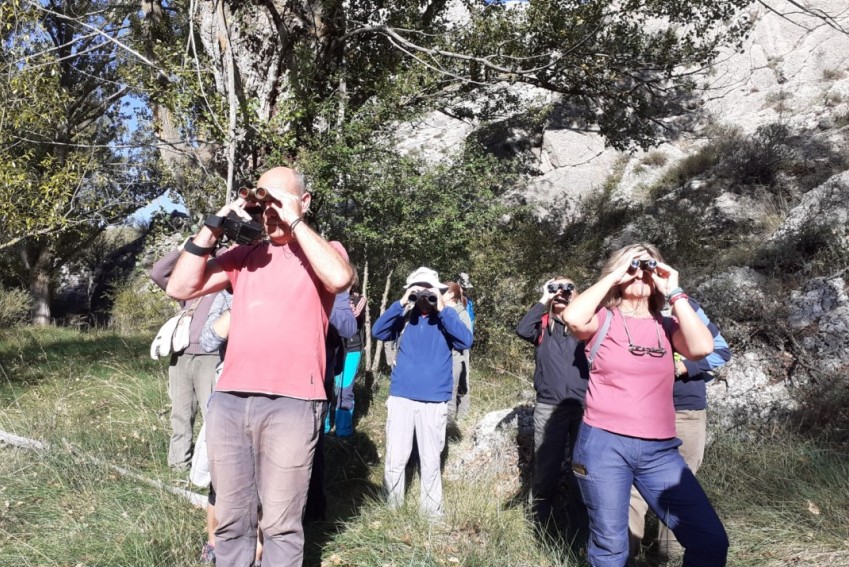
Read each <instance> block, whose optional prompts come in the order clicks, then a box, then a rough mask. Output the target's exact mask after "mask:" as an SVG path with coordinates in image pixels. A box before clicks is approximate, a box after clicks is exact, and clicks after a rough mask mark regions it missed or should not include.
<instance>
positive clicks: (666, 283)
mask: <svg viewBox="0 0 849 567" xmlns="http://www.w3.org/2000/svg"><path fill="white" fill-rule="evenodd" d="M686 299H687V296H686V294H685V293H684V292H683V290H682V289H681V288H680V287H678V272H677V271H676V270H675V269H673V268H672V267H671V266H670V265H668V264H666V263H664V261H663V257H662V256H661V255H660V253H659V252H658V250H657V249H656V248H655V247H654V246H653V245H651V244H634V245H631V246H626V247H625V248H622V249H620V250H618V251H616V252H614V253H613V254H612V255H611V256H610V258H609V259H608V260H607V262H606V263H605V265H604V268H603V269H602V274H601V278H600V279H599V281H598V282H596V283H595V284H594V285H593V286H591V287H590V288H589V289H587V290H586V291H585V292H584V293H582V294H581V295H580V296H578V297H577V298H575V300H574V301H573V302H572V303H571V304H570V305H569V307H568V308H567V309H566V311H565V313H564V315H563V318H564V320H565V322H566V325H567V326H568V327H569V330H570V332H571V333H572V334H574V335H575V336H576V337H577V338H578V339H582V340H584V341H586V346H587V352H588V354H589V352H590V350H591V349H592V348H593V345H595V343H596V339H597V338H598V337H597V336H596V334H597V333H599V336H600V337H602V339H601V342H600V344H599V346H598V347H597V350H596V352H595V356H594V357H593V360H592V361H591V362H590V364H591V367H590V381H589V389H588V391H587V399H586V409H585V413H584V420H583V423H582V424H581V430H580V433H579V436H578V443H577V445H576V447H575V451H574V455H573V458H572V468H573V471H574V472H575V476H576V477H577V479H578V484H579V486H580V488H581V493H582V495H583V497H584V502H585V503H586V506H587V510H588V513H589V519H590V541H589V547H588V555H589V560H590V565H592V566H593V567H624V566H625V565H626V564H627V563H628V557H629V539H628V502H629V500H630V494H631V492H630V491H631V486H632V485H634V486H635V487H636V488H637V490H638V491H639V492H640V494H642V496H643V498H644V499H645V500H646V502H647V503H648V504H649V506H650V507H651V508H652V510H653V511H654V512H655V514H657V517H658V518H660V519H661V521H663V522H664V523H665V524H666V525H667V526H668V527H669V528H670V529H671V530H672V532H673V533H674V534H675V536H676V537H677V538H678V541H679V542H680V543H681V545H682V546H683V547H684V549H685V553H684V563H683V564H684V566H685V567H701V566H703V567H723V566H724V565H725V564H726V556H727V553H728V536H727V535H726V533H725V529H724V528H723V526H722V522H721V521H720V519H719V517H718V516H717V515H716V512H715V511H714V510H713V507H712V506H711V504H710V502H709V501H708V498H707V496H706V495H705V493H704V491H703V490H702V488H701V486H700V485H699V483H698V481H697V480H696V477H695V476H694V475H693V474H692V472H690V469H688V468H687V465H686V463H685V462H684V459H683V458H682V457H681V455H680V454H679V453H678V446H679V445H680V444H681V442H680V441H679V440H678V439H676V438H675V411H674V407H673V404H672V386H673V382H674V380H675V371H674V362H673V351H674V352H679V353H681V354H682V355H683V356H685V357H686V358H688V359H690V360H698V359H700V358H703V357H705V356H706V355H708V354H710V352H712V350H713V338H712V336H711V334H710V331H709V330H708V329H707V327H706V326H705V325H704V323H702V321H701V320H700V319H699V317H698V316H697V315H696V313H695V312H694V311H693V308H692V307H691V306H690V304H689V302H688V301H687V300H686ZM667 302H668V303H669V305H671V307H672V314H673V316H674V318H666V319H665V318H663V317H662V316H661V313H660V312H661V309H663V307H664V306H665V305H666V303H667Z"/></svg>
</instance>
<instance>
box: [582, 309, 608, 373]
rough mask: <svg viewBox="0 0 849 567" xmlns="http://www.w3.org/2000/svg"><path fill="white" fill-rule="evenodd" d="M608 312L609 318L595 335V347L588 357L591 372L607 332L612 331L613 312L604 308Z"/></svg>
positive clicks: (591, 349)
mask: <svg viewBox="0 0 849 567" xmlns="http://www.w3.org/2000/svg"><path fill="white" fill-rule="evenodd" d="M604 310H605V311H606V312H607V316H606V317H605V318H604V323H602V324H601V328H600V329H599V330H598V332H597V333H596V334H595V340H594V341H593V346H592V348H590V355H589V356H588V357H587V364H588V365H589V367H590V370H592V369H593V360H594V359H595V355H596V353H597V352H598V348H599V347H600V346H601V343H602V342H603V341H604V337H606V336H607V331H608V329H610V322H611V321H612V320H613V311H611V310H610V309H608V308H607V307H605V308H604Z"/></svg>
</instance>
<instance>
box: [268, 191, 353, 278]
mask: <svg viewBox="0 0 849 567" xmlns="http://www.w3.org/2000/svg"><path fill="white" fill-rule="evenodd" d="M288 197H289V198H286V199H283V202H282V203H281V204H280V206H279V207H278V214H279V216H280V218H281V219H282V220H283V222H285V223H286V224H287V225H288V226H289V227H291V226H292V225H293V224H295V228H294V230H293V231H292V235H293V236H294V237H295V239H296V240H297V241H298V244H300V246H301V249H302V250H303V251H304V254H305V255H306V257H307V260H309V263H310V266H312V269H313V271H314V272H315V274H316V275H317V276H318V279H319V280H321V283H323V284H324V287H325V288H326V289H327V291H329V292H331V293H333V294H337V293H341V292H343V291H345V290H347V289H348V288H349V287H350V285H351V282H352V281H353V279H354V271H353V270H352V269H351V266H350V264H348V262H347V260H345V258H343V257H342V255H341V254H340V253H339V252H337V251H336V249H335V248H333V246H331V245H330V243H329V242H328V241H327V240H325V239H324V238H322V236H321V235H320V234H318V233H317V232H316V231H314V230H313V229H312V227H311V226H309V225H308V224H307V223H305V222H300V220H299V219H301V218H302V217H303V214H304V213H305V212H306V211H304V209H303V205H302V201H300V200H298V199H297V198H296V197H295V196H294V195H288ZM268 206H274V207H277V204H276V203H273V204H269V205H268ZM296 221H297V222H296Z"/></svg>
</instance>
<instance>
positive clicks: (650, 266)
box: [628, 258, 657, 272]
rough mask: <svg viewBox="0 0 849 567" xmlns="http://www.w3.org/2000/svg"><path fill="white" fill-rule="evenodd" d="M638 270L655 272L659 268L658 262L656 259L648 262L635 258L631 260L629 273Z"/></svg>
mask: <svg viewBox="0 0 849 567" xmlns="http://www.w3.org/2000/svg"><path fill="white" fill-rule="evenodd" d="M637 268H642V269H643V271H646V272H653V271H654V269H655V268H657V260H655V259H654V258H649V259H648V260H638V259H636V258H634V259H633V260H631V267H630V268H629V269H628V271H629V272H635V271H637Z"/></svg>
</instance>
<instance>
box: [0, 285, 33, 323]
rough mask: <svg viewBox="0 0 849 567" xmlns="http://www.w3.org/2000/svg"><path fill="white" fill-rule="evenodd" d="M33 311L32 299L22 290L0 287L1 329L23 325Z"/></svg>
mask: <svg viewBox="0 0 849 567" xmlns="http://www.w3.org/2000/svg"><path fill="white" fill-rule="evenodd" d="M31 309H32V297H31V296H30V294H28V293H27V292H26V291H24V290H22V289H6V288H3V287H0V327H14V326H16V325H20V324H23V323H24V322H26V319H27V318H28V317H29V312H30V310H31Z"/></svg>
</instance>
